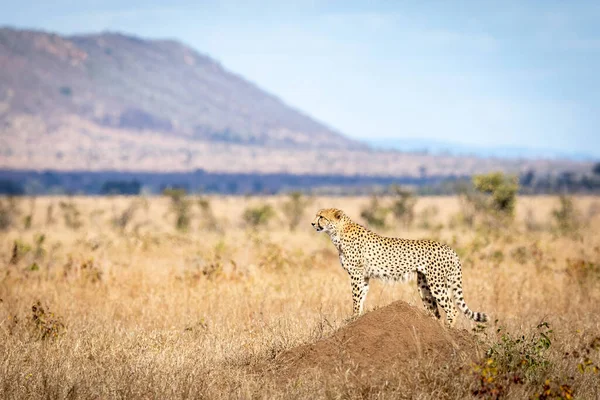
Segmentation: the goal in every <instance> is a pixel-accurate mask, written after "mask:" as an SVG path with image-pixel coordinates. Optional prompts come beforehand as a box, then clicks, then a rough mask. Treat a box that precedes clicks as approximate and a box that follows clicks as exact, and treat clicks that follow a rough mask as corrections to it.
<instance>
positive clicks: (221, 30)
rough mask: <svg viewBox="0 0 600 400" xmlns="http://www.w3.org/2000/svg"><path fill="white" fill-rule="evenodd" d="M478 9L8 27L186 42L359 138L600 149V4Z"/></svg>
mask: <svg viewBox="0 0 600 400" xmlns="http://www.w3.org/2000/svg"><path fill="white" fill-rule="evenodd" d="M24 5H25V6H27V5H28V6H27V7H24ZM478 6H479V4H478V3H469V2H461V3H453V5H452V6H450V5H448V4H446V3H436V6H435V9H428V8H427V7H426V6H425V5H423V4H414V3H403V4H402V6H398V5H395V4H394V5H391V4H387V3H376V4H375V5H371V6H364V5H360V4H359V3H354V2H351V3H337V2H326V3H319V5H316V4H303V5H292V4H291V3H271V2H250V3H248V2H245V3H236V2H229V1H221V2H210V3H204V4H202V5H191V4H188V2H185V1H175V2H172V3H171V4H170V5H169V6H161V5H160V4H159V3H158V2H153V1H151V2H144V3H142V2H138V1H132V2H129V3H128V4H126V5H123V4H120V3H119V2H115V1H112V0H111V1H105V2H99V1H87V2H81V3H77V4H76V5H73V4H70V3H69V2H67V1H58V2H54V3H53V4H51V5H47V4H44V3H43V2H40V1H26V2H24V3H19V5H18V6H17V5H13V4H8V5H6V6H5V7H4V12H3V15H2V16H0V25H6V26H11V27H15V28H27V29H40V30H47V31H53V32H57V33H61V34H83V33H95V32H100V31H107V30H108V31H118V32H122V33H124V34H131V35H135V36H140V37H144V38H170V39H176V40H178V41H181V42H183V43H185V44H187V45H189V46H191V47H193V48H194V49H196V50H198V51H199V52H201V53H204V54H207V55H209V56H210V57H212V58H214V59H216V60H217V61H219V62H220V63H222V64H223V66H224V67H225V68H226V69H228V70H230V71H232V72H234V73H237V74H239V75H241V76H243V77H244V78H246V79H248V80H249V81H252V82H253V83H255V84H256V85H257V86H259V87H261V88H263V89H265V90H267V91H269V92H270V93H272V94H274V95H276V96H277V97H279V98H281V99H282V100H283V101H285V102H286V103H287V104H289V105H290V106H292V107H294V108H296V109H298V110H300V111H302V112H303V113H306V114H308V115H310V116H312V117H314V118H315V119H317V120H319V121H321V122H323V123H325V124H326V125H328V126H331V127H332V128H334V129H336V130H338V131H340V132H341V133H343V134H345V135H348V136H350V137H353V138H356V139H360V140H365V141H372V140H373V139H377V140H380V139H382V140H412V139H415V138H427V139H429V140H432V141H440V142H455V143H462V144H469V145H473V146H477V147H494V146H499V147H518V148H532V149H536V148H544V149H555V150H558V151H561V152H564V153H579V154H588V155H591V156H595V157H598V156H600V150H599V149H600V135H598V134H597V132H596V130H597V126H598V125H599V124H598V123H599V122H600V90H599V89H600V87H599V86H600V85H599V81H598V79H597V78H596V76H595V73H596V72H595V71H596V70H598V69H599V68H598V67H600V28H598V27H597V26H596V25H597V24H595V23H594V21H597V20H598V17H600V5H598V4H594V3H592V2H583V3H577V4H563V3H558V2H545V3H541V2H534V3H529V4H526V5H522V4H519V3H503V4H502V5H501V6H500V5H498V6H496V5H493V6H491V5H486V6H485V7H478Z"/></svg>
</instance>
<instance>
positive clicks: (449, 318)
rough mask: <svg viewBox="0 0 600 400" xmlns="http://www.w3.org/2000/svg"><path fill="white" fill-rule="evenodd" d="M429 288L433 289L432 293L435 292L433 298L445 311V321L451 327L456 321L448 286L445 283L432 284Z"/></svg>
mask: <svg viewBox="0 0 600 400" xmlns="http://www.w3.org/2000/svg"><path fill="white" fill-rule="evenodd" d="M431 289H433V293H437V294H434V296H435V299H436V300H437V302H438V304H439V305H440V307H442V309H443V310H444V313H446V323H447V324H448V326H449V327H453V326H454V324H455V323H456V314H457V309H456V306H455V305H454V301H453V300H454V299H450V295H451V292H450V290H449V289H450V288H449V287H448V286H447V285H446V284H434V285H433V287H432V288H431Z"/></svg>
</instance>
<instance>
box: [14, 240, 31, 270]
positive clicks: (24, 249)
mask: <svg viewBox="0 0 600 400" xmlns="http://www.w3.org/2000/svg"><path fill="white" fill-rule="evenodd" d="M31 250H32V249H31V246H30V245H29V244H27V243H25V242H22V241H20V240H15V241H14V243H13V248H12V255H11V257H10V263H11V264H13V265H14V264H17V263H18V262H19V261H20V260H21V259H22V258H23V257H24V256H25V255H26V254H27V253H29V252H30V251H31Z"/></svg>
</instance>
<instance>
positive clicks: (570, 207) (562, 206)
mask: <svg viewBox="0 0 600 400" xmlns="http://www.w3.org/2000/svg"><path fill="white" fill-rule="evenodd" d="M558 201H559V205H558V208H556V209H554V210H552V218H553V219H554V222H555V223H556V227H557V229H558V231H559V232H561V233H570V232H573V231H576V230H577V229H578V228H579V225H580V217H579V213H578V212H577V210H576V208H575V205H574V204H573V199H572V198H571V197H568V196H564V195H562V196H560V197H559V198H558Z"/></svg>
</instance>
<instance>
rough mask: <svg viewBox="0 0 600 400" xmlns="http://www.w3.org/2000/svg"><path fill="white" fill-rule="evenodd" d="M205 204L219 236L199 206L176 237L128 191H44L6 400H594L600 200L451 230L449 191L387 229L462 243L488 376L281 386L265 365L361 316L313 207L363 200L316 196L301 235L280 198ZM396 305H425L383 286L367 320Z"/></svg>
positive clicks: (409, 287)
mask: <svg viewBox="0 0 600 400" xmlns="http://www.w3.org/2000/svg"><path fill="white" fill-rule="evenodd" d="M208 199H209V201H210V206H211V210H212V213H213V214H214V215H213V216H214V219H215V220H216V224H217V225H218V227H217V228H216V229H215V227H214V224H215V220H211V221H207V219H210V218H208V217H207V216H206V215H205V214H202V213H201V211H200V208H199V207H198V202H197V201H196V200H195V199H192V201H191V203H190V204H191V214H190V215H191V220H190V221H191V224H190V226H189V228H187V230H177V229H176V226H175V225H176V224H175V219H176V215H174V214H173V212H172V211H170V206H169V199H167V198H149V199H141V200H140V199H130V198H118V197H117V198H73V199H65V198H38V199H37V200H36V202H35V203H34V205H33V206H32V208H33V214H31V215H30V216H31V218H29V220H28V223H27V224H28V225H30V227H29V228H28V229H25V224H24V221H25V220H26V219H27V217H28V216H29V213H30V211H29V210H30V202H28V201H26V200H23V201H22V204H21V205H20V209H21V210H22V213H21V214H20V215H18V216H16V217H15V218H12V220H13V225H12V227H11V228H9V230H7V231H4V232H0V238H1V241H0V246H1V247H0V249H1V261H0V398H3V399H12V398H41V397H44V398H51V399H54V398H61V399H62V398H199V397H200V398H230V397H234V398H375V397H377V398H422V399H425V398H436V399H437V398H464V397H468V396H474V397H481V398H494V397H504V396H506V397H508V398H527V397H530V396H535V395H536V393H537V394H541V395H542V397H541V398H544V397H543V395H544V393H546V395H547V396H552V395H562V396H563V397H565V398H566V397H568V395H569V390H572V391H573V392H574V396H575V397H576V398H598V397H599V396H600V389H598V388H599V387H600V374H598V372H597V371H598V370H597V367H598V366H600V350H598V348H597V347H600V344H598V342H600V339H597V341H596V342H594V339H595V338H598V337H600V315H599V314H598V309H599V308H598V301H599V300H600V237H599V236H598V232H599V227H600V215H597V210H598V206H597V204H598V203H600V199H598V198H593V197H586V198H577V199H576V201H575V205H576V208H577V210H579V213H580V216H581V219H582V221H583V225H582V227H581V228H580V230H579V231H576V232H558V231H556V230H555V229H554V228H553V223H552V221H551V212H552V209H553V207H556V206H557V205H558V201H557V199H556V198H555V197H538V198H520V199H519V201H518V206H517V217H516V221H515V222H514V223H512V224H510V225H506V226H502V227H494V228H486V227H477V228H469V227H467V226H465V225H463V224H461V223H460V222H457V221H459V219H457V218H456V217H455V215H456V214H457V213H458V212H459V211H460V204H459V202H458V201H457V199H456V198H452V197H442V198H421V199H419V200H418V201H417V205H416V210H415V211H416V213H415V214H416V217H415V222H414V224H413V225H412V227H411V228H404V227H397V228H391V229H389V230H388V231H387V232H384V233H385V234H387V235H397V236H404V237H411V238H417V237H428V238H435V239H439V240H442V241H445V242H447V243H449V244H451V245H452V246H454V247H455V248H456V249H457V251H458V252H459V254H460V255H461V256H462V258H463V264H464V288H465V294H466V300H467V302H468V303H469V305H470V306H471V308H472V309H474V310H481V311H485V312H487V313H489V314H490V315H491V317H492V322H491V323H490V324H489V326H488V328H487V329H485V330H483V332H479V333H477V336H478V337H479V340H480V341H481V342H482V348H489V349H493V351H490V353H489V354H487V355H485V356H483V357H482V361H481V363H480V364H479V365H473V364H471V363H469V362H466V361H464V360H459V359H456V360H444V361H439V360H430V359H417V360H413V361H412V363H413V364H414V368H411V369H410V371H406V370H403V371H400V370H395V369H394V368H392V366H390V369H388V370H382V371H379V373H378V374H377V375H376V376H374V375H369V376H365V375H364V374H362V372H361V371H359V370H356V369H355V370H352V369H350V370H347V371H340V373H339V374H335V375H327V374H324V373H323V372H319V371H318V370H314V371H310V372H307V373H306V374H305V375H303V376H301V377H298V379H296V380H293V381H290V382H289V383H281V382H280V381H278V380H277V379H275V380H273V379H269V378H268V377H265V376H264V375H262V374H260V373H259V372H257V371H258V366H261V365H265V363H266V364H268V363H269V362H270V360H272V359H273V358H274V357H276V355H277V354H279V353H280V352H282V351H284V350H286V349H290V348H292V347H295V346H297V345H300V344H304V343H309V342H313V341H315V340H317V339H319V338H321V337H326V336H328V335H330V334H331V333H332V332H333V331H334V330H335V329H337V328H339V327H340V326H342V325H344V324H345V322H344V319H345V318H346V317H348V316H349V313H350V312H351V304H350V302H351V298H350V293H349V292H350V288H349V282H348V278H347V276H346V275H345V272H344V271H343V270H342V269H341V268H340V267H339V262H338V260H337V254H336V253H335V250H334V248H333V246H332V245H331V243H330V242H329V239H328V238H327V237H326V236H325V235H318V234H316V233H315V232H313V231H312V230H311V228H310V225H309V222H310V219H311V217H312V214H313V212H314V211H316V210H317V209H318V208H321V207H325V206H336V207H339V208H342V209H344V210H345V211H346V212H347V213H348V214H349V215H350V216H352V217H354V218H356V219H357V220H358V219H359V216H360V210H361V208H362V207H364V206H365V205H366V204H368V202H369V199H368V198H315V199H313V201H312V203H311V205H310V207H309V208H308V209H307V210H306V213H305V215H304V219H303V220H304V223H301V224H300V225H299V226H298V228H297V229H296V230H295V231H293V232H292V231H290V230H289V224H288V223H287V222H286V221H285V220H284V217H283V213H282V207H281V205H282V204H283V203H284V202H285V201H286V199H284V198H281V197H271V198H266V199H265V198H241V197H238V198H232V197H210V198H208ZM61 201H62V202H66V203H69V202H72V204H73V206H74V207H75V208H76V210H77V212H78V213H79V214H78V215H73V211H72V207H70V206H63V207H61V206H59V203H60V202H61ZM134 201H136V202H137V203H136V205H135V206H133V207H130V206H131V205H132V204H133V202H134ZM265 202H266V203H270V204H272V205H273V207H274V208H275V210H276V211H277V213H278V215H277V217H275V219H273V220H271V221H270V222H269V224H268V227H262V228H258V229H257V230H253V229H251V228H249V227H246V226H244V224H243V218H242V215H243V213H244V210H245V209H246V208H247V207H248V206H249V205H253V206H256V205H261V204H263V203H265ZM51 204H53V207H52V208H51V209H50V208H49V205H51ZM594 205H596V206H594ZM128 208H129V210H128ZM132 209H133V211H132ZM68 210H71V211H68ZM126 210H128V212H127V213H124V211H126ZM65 213H71V214H70V217H69V218H70V219H69V220H67V219H66V218H65V215H64V214H65ZM49 214H51V215H50V216H49ZM74 218H75V223H74V222H73V219H74ZM77 222H78V223H79V224H80V225H81V226H79V227H78V223H77ZM392 226H393V225H392ZM41 235H43V238H42V236H41ZM394 300H404V301H406V302H408V303H410V304H414V305H416V306H418V307H421V304H420V299H419V297H418V294H417V290H416V287H415V284H414V283H409V284H394V285H392V284H381V283H378V282H375V283H374V284H373V285H372V288H371V291H370V293H369V296H368V298H367V304H366V305H367V309H372V308H377V307H380V306H383V305H386V304H388V303H390V302H392V301H394ZM34 306H35V310H34V309H33V308H32V307H34ZM494 321H496V322H494ZM542 322H547V323H549V326H550V329H551V330H552V332H548V328H547V327H545V326H541V327H539V328H537V326H538V325H539V324H540V323H542ZM458 324H459V328H465V329H471V328H472V327H473V326H472V325H471V324H470V323H469V322H468V321H467V320H466V319H465V318H463V317H460V318H459V323H458ZM498 330H500V331H499V332H498ZM542 333H543V334H544V335H547V336H548V338H549V340H550V343H549V345H548V343H546V342H545V341H544V340H545V339H544V335H542ZM522 336H524V337H525V339H524V343H523V340H521V341H519V340H518V338H520V337H522ZM597 344H598V346H597ZM546 347H547V348H546ZM532 360H533V361H532ZM546 398H551V397H546Z"/></svg>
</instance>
